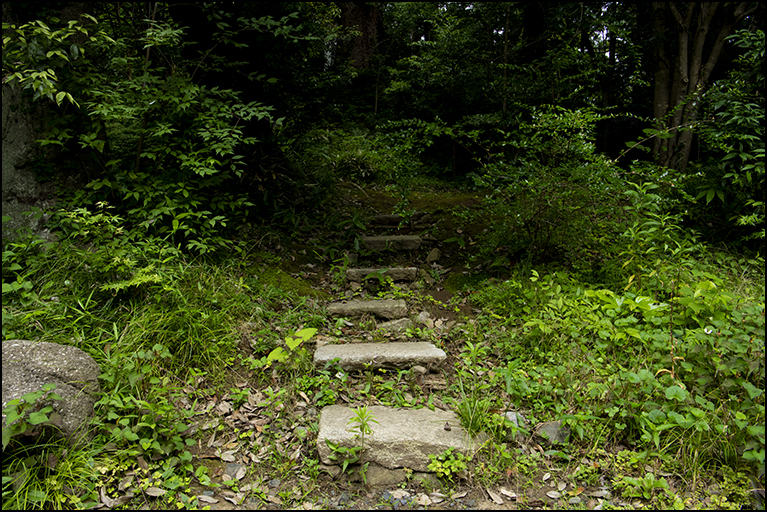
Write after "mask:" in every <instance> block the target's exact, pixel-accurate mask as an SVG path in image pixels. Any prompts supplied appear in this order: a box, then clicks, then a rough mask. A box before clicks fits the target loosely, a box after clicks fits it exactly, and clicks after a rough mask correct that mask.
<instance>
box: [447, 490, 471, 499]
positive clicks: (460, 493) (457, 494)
mask: <svg viewBox="0 0 767 512" xmlns="http://www.w3.org/2000/svg"><path fill="white" fill-rule="evenodd" d="M467 494H469V491H463V492H457V493H455V494H453V495H452V496H450V499H451V500H457V499H458V498H463V497H464V496H466V495H467Z"/></svg>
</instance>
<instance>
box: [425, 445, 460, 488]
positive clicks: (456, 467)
mask: <svg viewBox="0 0 767 512" xmlns="http://www.w3.org/2000/svg"><path fill="white" fill-rule="evenodd" d="M429 460H431V462H430V463H429V471H433V472H435V473H437V476H438V477H440V478H447V479H448V481H450V482H452V481H453V478H455V477H456V476H458V475H460V474H461V473H463V472H464V471H466V468H467V466H466V463H467V462H468V460H467V459H466V456H465V455H464V454H462V453H461V452H456V451H455V448H453V447H452V446H451V447H450V448H448V449H447V450H445V451H444V452H442V453H441V454H439V455H433V454H430V455H429Z"/></svg>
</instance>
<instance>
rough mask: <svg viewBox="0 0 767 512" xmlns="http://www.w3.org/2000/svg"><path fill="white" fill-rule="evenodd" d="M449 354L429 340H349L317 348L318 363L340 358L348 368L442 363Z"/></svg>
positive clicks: (343, 366) (341, 363) (315, 362)
mask: <svg viewBox="0 0 767 512" xmlns="http://www.w3.org/2000/svg"><path fill="white" fill-rule="evenodd" d="M446 357H447V356H446V354H445V351H444V350H442V349H440V348H437V347H435V346H434V345H433V344H432V343H428V342H426V341H415V342H407V341H405V342H390V343H348V344H344V345H323V346H321V347H318V348H317V350H316V351H315V352H314V364H315V365H316V366H320V367H321V366H324V365H325V364H326V363H328V362H330V361H332V360H333V359H336V358H338V359H339V363H338V364H339V365H340V366H341V368H343V369H344V370H346V371H359V370H364V369H365V365H368V364H370V365H371V366H370V367H371V368H388V369H395V370H401V369H405V368H411V367H413V366H416V365H420V366H426V365H428V364H439V363H441V362H442V361H444V360H445V358H446ZM371 363H372V364H371Z"/></svg>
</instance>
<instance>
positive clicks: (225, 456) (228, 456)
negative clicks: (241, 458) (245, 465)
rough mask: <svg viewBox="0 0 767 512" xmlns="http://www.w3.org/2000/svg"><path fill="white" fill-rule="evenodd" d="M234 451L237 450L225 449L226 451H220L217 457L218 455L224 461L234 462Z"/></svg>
mask: <svg viewBox="0 0 767 512" xmlns="http://www.w3.org/2000/svg"><path fill="white" fill-rule="evenodd" d="M236 451H237V450H229V451H226V452H222V453H221V454H220V455H219V457H220V458H221V460H223V461H224V462H234V453H235V452H236Z"/></svg>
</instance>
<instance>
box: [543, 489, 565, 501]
mask: <svg viewBox="0 0 767 512" xmlns="http://www.w3.org/2000/svg"><path fill="white" fill-rule="evenodd" d="M546 496H548V497H549V498H551V499H552V500H558V499H559V498H561V497H562V493H560V492H559V491H549V492H547V493H546Z"/></svg>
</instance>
